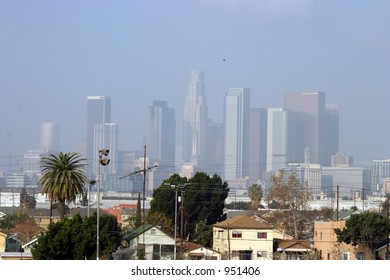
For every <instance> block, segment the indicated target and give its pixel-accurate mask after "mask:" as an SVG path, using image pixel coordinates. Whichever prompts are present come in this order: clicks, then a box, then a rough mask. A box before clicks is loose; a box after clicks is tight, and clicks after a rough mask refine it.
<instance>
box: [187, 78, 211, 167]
mask: <svg viewBox="0 0 390 280" xmlns="http://www.w3.org/2000/svg"><path fill="white" fill-rule="evenodd" d="M204 91H205V90H204V74H203V71H200V70H192V71H191V73H190V79H189V85H188V94H187V97H186V101H185V106H184V122H183V161H184V162H187V163H188V162H191V163H193V164H196V165H197V166H198V168H202V164H203V161H204V157H205V145H206V141H205V139H206V131H207V104H206V97H205V95H204Z"/></svg>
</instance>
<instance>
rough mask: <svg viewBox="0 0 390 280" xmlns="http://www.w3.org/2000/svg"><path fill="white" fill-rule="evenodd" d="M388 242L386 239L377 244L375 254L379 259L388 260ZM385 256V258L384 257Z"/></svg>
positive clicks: (389, 247)
mask: <svg viewBox="0 0 390 280" xmlns="http://www.w3.org/2000/svg"><path fill="white" fill-rule="evenodd" d="M389 252H390V243H389V241H388V240H386V241H383V242H381V243H380V244H378V248H377V249H376V255H377V257H378V259H380V260H386V259H387V260H390V253H389ZM386 256H387V258H386Z"/></svg>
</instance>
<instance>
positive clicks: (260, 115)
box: [249, 108, 267, 182]
mask: <svg viewBox="0 0 390 280" xmlns="http://www.w3.org/2000/svg"><path fill="white" fill-rule="evenodd" d="M249 130H250V131H249V180H250V181H251V182H256V181H258V180H261V179H262V175H263V172H264V171H266V165H267V109H265V108H252V109H251V112H250V129H249Z"/></svg>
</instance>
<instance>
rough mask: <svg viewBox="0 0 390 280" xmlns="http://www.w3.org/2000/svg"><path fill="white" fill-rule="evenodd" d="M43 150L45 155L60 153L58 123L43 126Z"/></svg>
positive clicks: (43, 124)
mask: <svg viewBox="0 0 390 280" xmlns="http://www.w3.org/2000/svg"><path fill="white" fill-rule="evenodd" d="M41 149H42V151H43V153H44V154H47V153H52V152H59V150H60V132H59V127H58V124H56V123H42V124H41Z"/></svg>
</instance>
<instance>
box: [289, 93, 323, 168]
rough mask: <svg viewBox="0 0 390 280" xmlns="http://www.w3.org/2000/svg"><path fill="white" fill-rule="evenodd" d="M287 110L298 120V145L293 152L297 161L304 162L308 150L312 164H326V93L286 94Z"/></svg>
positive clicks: (296, 129)
mask: <svg viewBox="0 0 390 280" xmlns="http://www.w3.org/2000/svg"><path fill="white" fill-rule="evenodd" d="M285 108H287V109H289V110H291V112H293V113H294V115H295V117H296V120H297V122H296V126H295V133H294V134H295V135H296V136H297V138H296V143H297V145H296V146H295V147H294V150H293V151H292V152H293V153H294V155H295V156H296V161H297V162H304V161H305V150H307V149H308V151H309V159H308V160H309V162H310V163H317V164H324V163H325V162H326V161H325V154H324V150H325V141H326V140H325V93H323V92H317V91H314V92H298V93H286V94H285ZM329 162H330V159H329Z"/></svg>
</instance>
